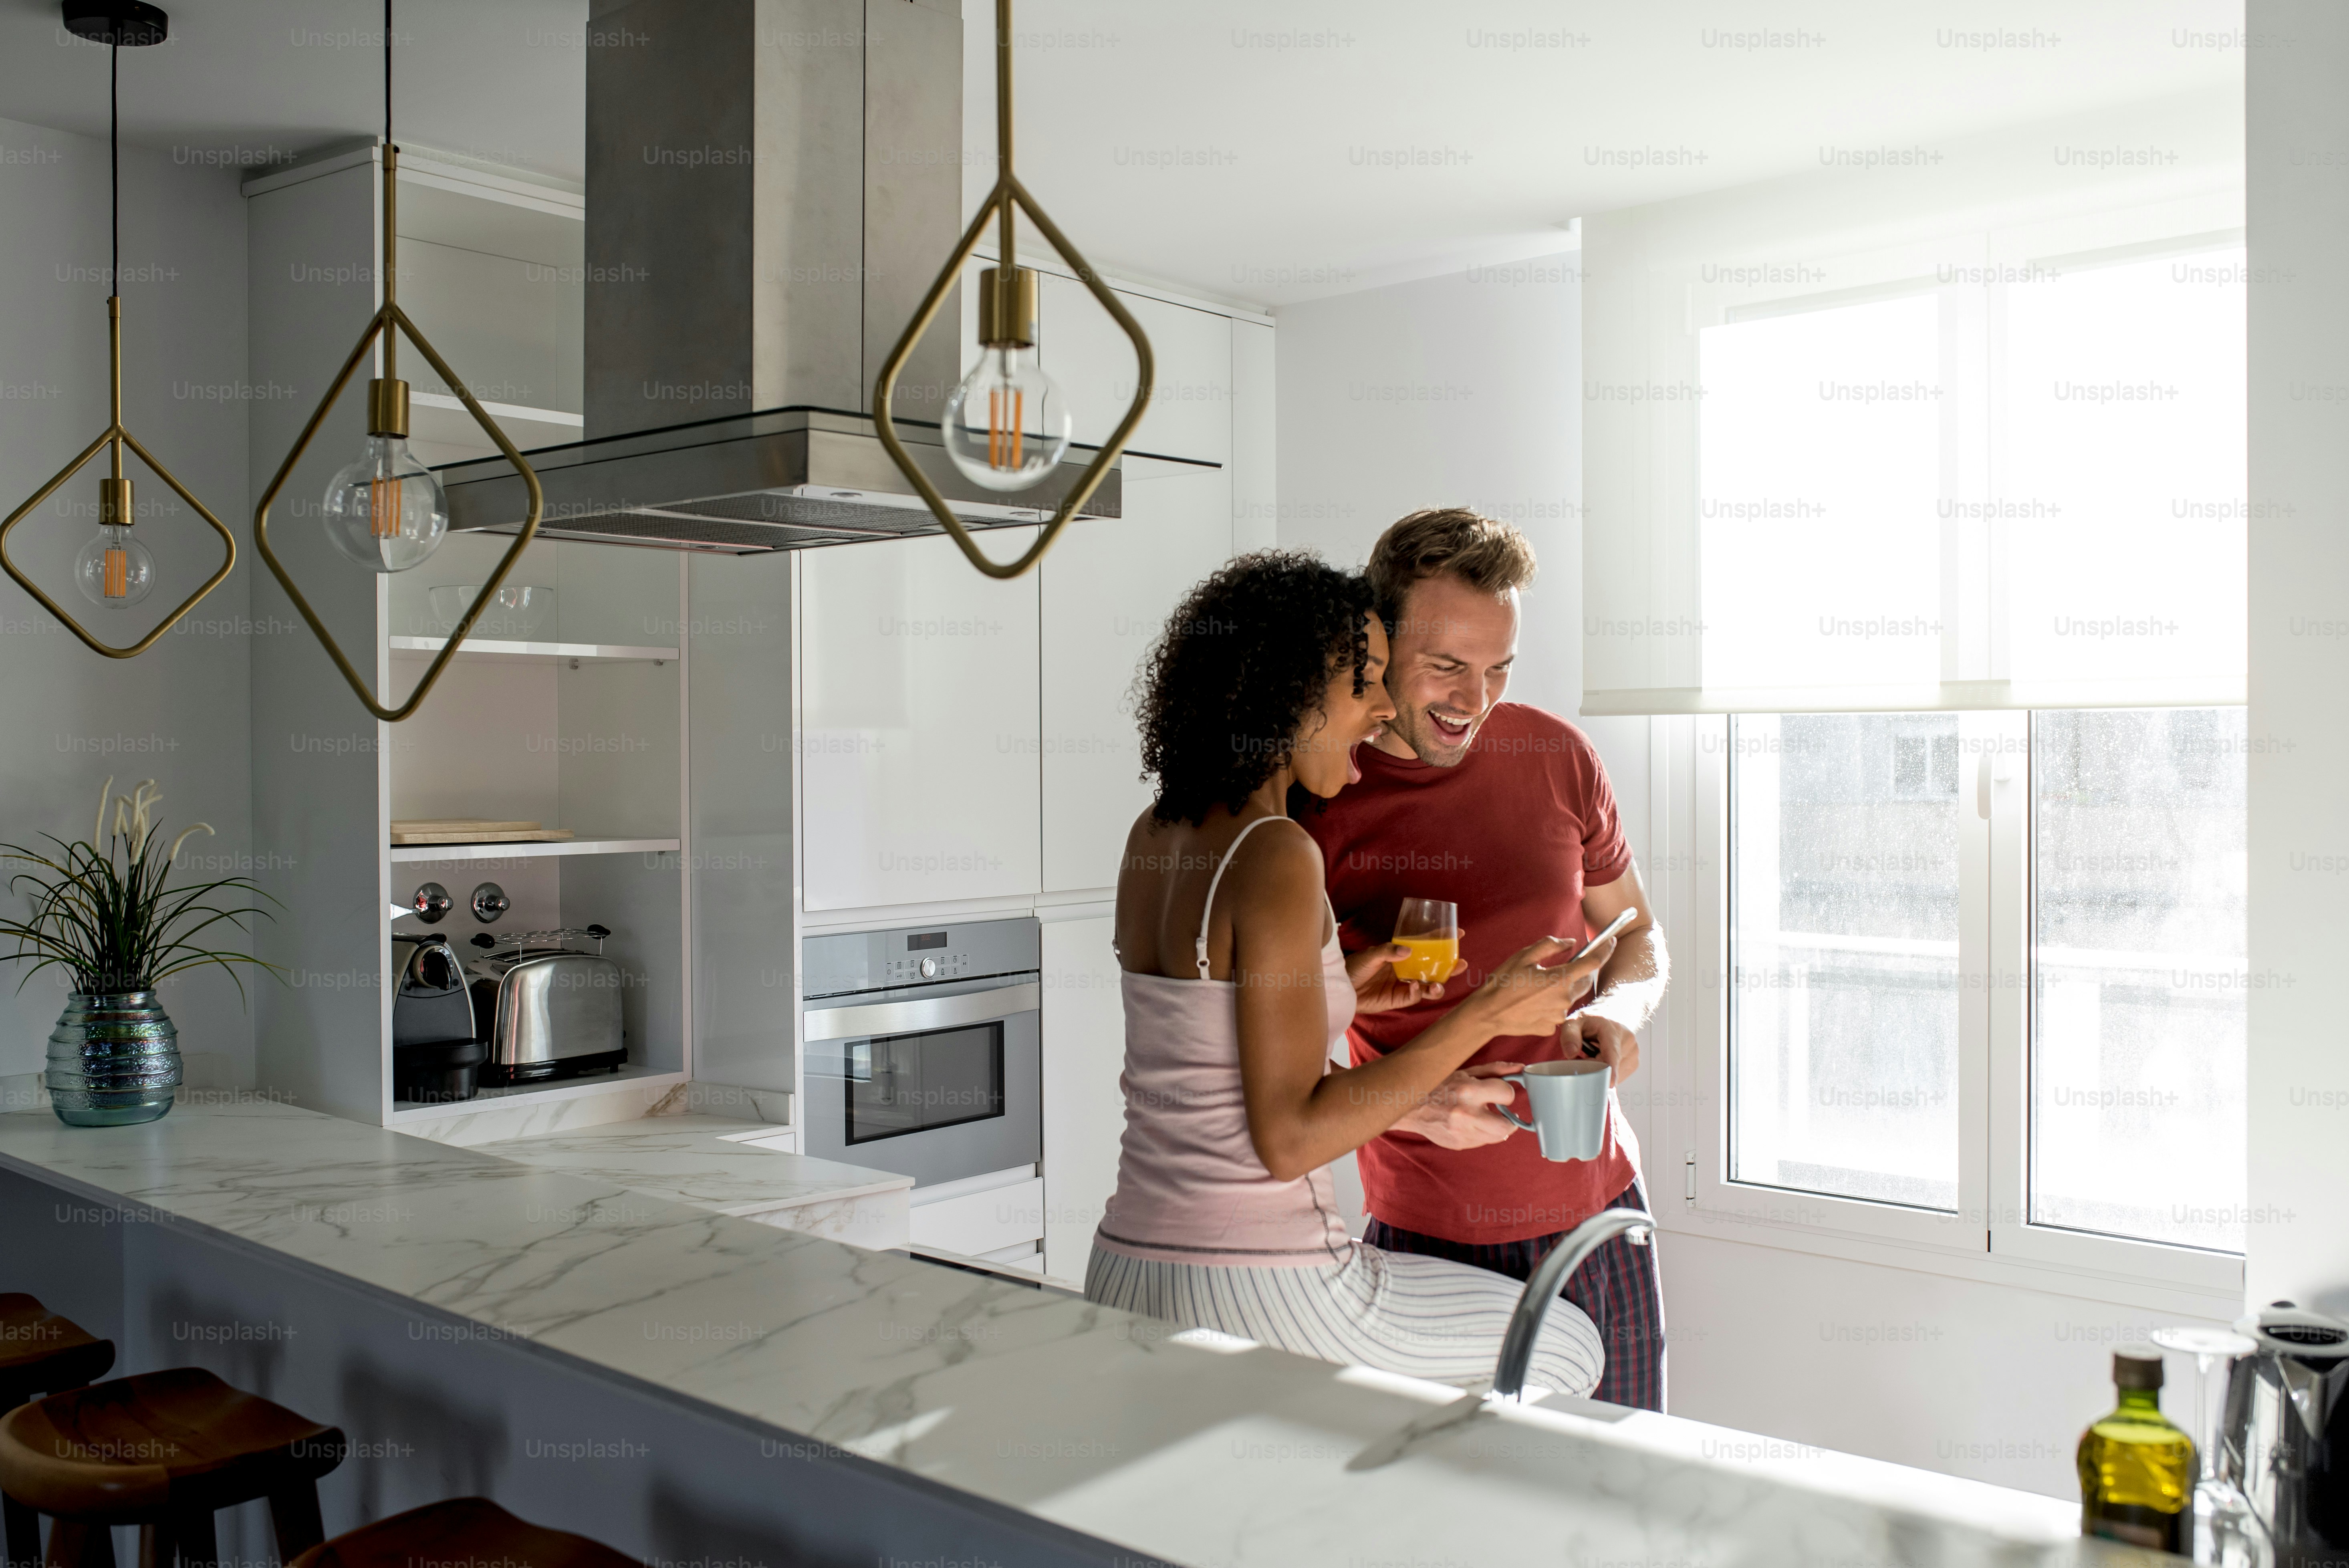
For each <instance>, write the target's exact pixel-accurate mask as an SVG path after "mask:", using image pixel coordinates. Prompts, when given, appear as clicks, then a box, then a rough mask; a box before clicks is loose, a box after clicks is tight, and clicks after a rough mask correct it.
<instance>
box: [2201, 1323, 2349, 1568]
mask: <svg viewBox="0 0 2349 1568" xmlns="http://www.w3.org/2000/svg"><path fill="white" fill-rule="evenodd" d="M2235 1328H2236V1330H2237V1332H2239V1333H2240V1334H2243V1335H2245V1336H2248V1337H2249V1338H2250V1339H2251V1342H2252V1344H2253V1345H2254V1346H2256V1348H2255V1349H2254V1350H2252V1351H2251V1354H2249V1355H2246V1356H2244V1357H2241V1358H2240V1359H2239V1360H2238V1361H2236V1363H2235V1365H2234V1369H2233V1372H2232V1374H2231V1375H2230V1377H2229V1378H2228V1382H2227V1404H2226V1414H2225V1420H2224V1425H2223V1426H2222V1428H2221V1431H2222V1432H2223V1433H2224V1435H2225V1439H2226V1444H2227V1456H2226V1457H2227V1461H2228V1464H2229V1466H2230V1470H2231V1471H2232V1478H2233V1480H2234V1481H2235V1484H2236V1485H2237V1486H2238V1487H2239V1488H2240V1490H2241V1491H2242V1494H2243V1496H2244V1497H2245V1499H2247V1500H2248V1501H2250V1503H2251V1511H2252V1512H2253V1513H2254V1514H2255V1515H2257V1516H2258V1518H2259V1521H2260V1522H2261V1524H2263V1525H2264V1526H2265V1527H2266V1530H2267V1535H2268V1540H2269V1542H2270V1543H2271V1545H2272V1547H2273V1549H2274V1553H2275V1555H2274V1562H2275V1563H2276V1564H2277V1568H2349V1398H2343V1397H2342V1390H2343V1388H2344V1386H2349V1323H2344V1322H2342V1321H2341V1320H2340V1319H2338V1318H2333V1317H2328V1316H2326V1315H2323V1314H2322V1313H2315V1312H2307V1311H2303V1310H2302V1309H2301V1308H2299V1307H2297V1306H2295V1305H2292V1303H2291V1302H2288V1301H2279V1302H2277V1303H2275V1304H2274V1305H2271V1306H2268V1307H2265V1308H2262V1309H2261V1310H2260V1311H2258V1312H2254V1313H2251V1314H2249V1315H2246V1316H2245V1317H2243V1318H2242V1319H2241V1320H2240V1321H2239V1322H2238V1323H2237V1324H2236V1325H2235Z"/></svg>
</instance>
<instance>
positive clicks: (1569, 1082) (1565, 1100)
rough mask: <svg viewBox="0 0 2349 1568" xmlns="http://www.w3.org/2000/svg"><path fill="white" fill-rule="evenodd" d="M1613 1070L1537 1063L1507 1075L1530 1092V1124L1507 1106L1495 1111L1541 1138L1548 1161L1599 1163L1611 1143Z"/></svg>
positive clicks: (1593, 1064) (1583, 1063) (1597, 1063)
mask: <svg viewBox="0 0 2349 1568" xmlns="http://www.w3.org/2000/svg"><path fill="white" fill-rule="evenodd" d="M1613 1074H1614V1069H1612V1068H1609V1066H1608V1065H1607V1064H1606V1063H1605V1062H1600V1061H1589V1060H1584V1061H1564V1062H1536V1063H1534V1064H1533V1065H1532V1066H1531V1067H1529V1068H1526V1070H1525V1071H1523V1072H1517V1073H1509V1074H1506V1075H1505V1077H1506V1081H1507V1082H1510V1083H1513V1084H1516V1085H1517V1086H1519V1087H1520V1088H1523V1089H1524V1090H1525V1091H1526V1101H1527V1102H1528V1109H1531V1110H1532V1111H1533V1113H1534V1119H1532V1120H1531V1121H1519V1120H1518V1119H1517V1118H1516V1114H1515V1113H1514V1112H1512V1111H1511V1110H1510V1109H1509V1108H1508V1107H1507V1106H1506V1105H1499V1106H1495V1107H1494V1108H1493V1109H1495V1110H1497V1111H1499V1112H1500V1113H1501V1114H1502V1115H1503V1116H1506V1117H1507V1118H1508V1119H1509V1120H1510V1121H1511V1122H1512V1123H1514V1124H1515V1125H1516V1127H1517V1128H1519V1129H1520V1130H1524V1131H1526V1132H1535V1133H1539V1134H1540V1135H1541V1151H1542V1158H1543V1159H1545V1160H1596V1159H1598V1158H1599V1150H1600V1149H1602V1148H1603V1147H1605V1146H1606V1142H1607V1091H1608V1088H1609V1079H1610V1078H1612V1077H1613Z"/></svg>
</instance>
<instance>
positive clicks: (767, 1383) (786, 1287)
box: [0, 1096, 2161, 1568]
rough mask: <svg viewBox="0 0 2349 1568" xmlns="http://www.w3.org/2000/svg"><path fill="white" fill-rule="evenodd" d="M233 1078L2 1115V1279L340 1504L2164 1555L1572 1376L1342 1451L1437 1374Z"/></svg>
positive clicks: (1709, 1553)
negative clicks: (284, 1406)
mask: <svg viewBox="0 0 2349 1568" xmlns="http://www.w3.org/2000/svg"><path fill="white" fill-rule="evenodd" d="M223 1098H224V1102H223V1103H215V1104H205V1105H182V1106H181V1107H180V1108H178V1109H175V1110H174V1111H173V1112H172V1113H171V1115H170V1116H168V1117H166V1118H165V1119H162V1120H160V1121H158V1122H153V1123H150V1124H148V1125H146V1126H143V1127H135V1128H122V1129H110V1130H80V1129H72V1128H67V1127H64V1126H62V1125H61V1124H59V1123H58V1122H57V1120H56V1119H55V1118H54V1117H52V1116H50V1115H48V1114H47V1113H46V1112H26V1113H16V1114H11V1115H5V1116H0V1183H5V1192H4V1193H0V1196H5V1200H6V1201H5V1204H0V1244H5V1256H6V1257H8V1258H9V1260H10V1265H9V1270H8V1273H9V1276H10V1277H8V1278H7V1279H6V1280H5V1282H0V1283H5V1288H12V1289H28V1290H31V1291H33V1292H35V1293H36V1294H37V1295H42V1296H43V1297H44V1298H45V1299H47V1300H48V1301H49V1303H50V1304H51V1305H53V1306H55V1307H57V1308H58V1309H59V1310H62V1311H66V1312H67V1313H68V1314H71V1315H76V1316H78V1317H81V1318H82V1320H83V1321H84V1322H85V1323H87V1324H88V1326H90V1327H92V1328H93V1329H94V1330H97V1331H98V1332H105V1333H110V1334H112V1335H114V1336H116V1337H117V1338H118V1340H119V1342H120V1343H121V1344H122V1346H123V1354H122V1358H121V1360H120V1362H119V1365H118V1368H117V1369H118V1371H130V1370H148V1369H150V1368H152V1367H159V1366H165V1365H184V1364H189V1363H195V1364H200V1365H204V1366H208V1367H212V1369H213V1370H215V1371H217V1372H219V1373H220V1374H221V1375H222V1377H229V1378H230V1379H231V1380H233V1381H236V1382H238V1383H240V1384H242V1385H243V1386H244V1387H251V1388H254V1390H255V1391H257V1392H262V1393H264V1394H267V1395H269V1396H270V1397H272V1398H278V1399H281V1400H283V1401H284V1402H285V1403H288V1404H291V1405H293V1406H295V1408H299V1409H301V1410H303V1411H304V1412H305V1414H308V1415H311V1416H313V1417H315V1418H319V1419H324V1420H330V1421H335V1422H337V1423H340V1424H341V1425H342V1426H343V1427H344V1428H345V1429H346V1430H347V1432H348V1433H349V1435H350V1436H351V1438H352V1439H353V1441H354V1444H355V1452H354V1457H353V1459H352V1460H350V1461H349V1462H348V1463H347V1464H346V1465H345V1466H344V1468H343V1470H340V1471H337V1472H336V1475H334V1476H330V1477H329V1478H328V1480H327V1481H326V1483H325V1484H324V1485H323V1487H322V1495H323V1496H324V1498H325V1501H326V1523H327V1527H328V1529H329V1531H330V1532H331V1531H334V1530H337V1529H345V1528H349V1527H350V1526H352V1525H355V1524H357V1523H359V1522H363V1521H364V1520H365V1519H367V1518H373V1517H378V1516H379V1515H380V1514H382V1513H384V1512H388V1511H393V1510H395V1509H397V1508H400V1507H407V1506H411V1505H412V1504H413V1503H415V1502H419V1501H427V1500H428V1499H429V1498H432V1497H439V1496H448V1495H453V1494H458V1493H461V1492H469V1491H478V1492H483V1493H487V1494H489V1495H492V1496H495V1497H496V1498H497V1499H498V1500H499V1501H502V1502H504V1503H506V1505H507V1506H509V1507H511V1508H512V1509H514V1510H515V1511H517V1512H520V1513H523V1515H524V1516H525V1517H532V1518H536V1519H538V1520H541V1521H543V1522H548V1523H554V1524H559V1525H561V1526H563V1527H564V1528H567V1529H574V1530H579V1531H583V1532H586V1533H590V1534H594V1535H597V1536H599V1537H601V1538H602V1539H605V1540H606V1541H608V1542H611V1543H612V1544H613V1545H615V1546H616V1547H618V1548H619V1549H621V1550H623V1551H626V1552H628V1553H633V1554H635V1555H637V1556H639V1557H644V1558H647V1559H653V1560H658V1561H661V1562H665V1563H672V1564H674V1563H697V1564H703V1565H705V1568H718V1565H719V1563H725V1564H727V1565H729V1568H754V1565H759V1564H768V1565H773V1568H781V1564H782V1563H803V1562H807V1563H861V1564H865V1565H871V1564H874V1563H879V1564H881V1568H888V1564H890V1563H893V1562H896V1563H920V1562H925V1561H928V1562H934V1563H1019V1564H1020V1565H1022V1568H1025V1565H1026V1564H1029V1563H1104V1564H1106V1563H1118V1564H1123V1565H1126V1568H1133V1565H1135V1564H1137V1563H1139V1562H1148V1561H1162V1562H1169V1563H1193V1564H1203V1565H1216V1568H1221V1565H1225V1564H1241V1563H1278V1564H1284V1565H1287V1564H1299V1563H1332V1564H1350V1565H1352V1568H1364V1565H1367V1564H1372V1563H1449V1564H1467V1563H1475V1564H1485V1563H1492V1564H1505V1563H1526V1564H1533V1563H1540V1564H1546V1565H1555V1564H1557V1563H1568V1564H1575V1563H1617V1562H1638V1563H1651V1564H1662V1563H1721V1564H1730V1563H1735V1564H1741V1565H1754V1568H1758V1565H1761V1564H1775V1563H1784V1564H1788V1565H1802V1568H1815V1565H1817V1564H1824V1563H1847V1564H1854V1565H1857V1564H1863V1563H1865V1564H1895V1563H1915V1564H1925V1563H1937V1564H1952V1565H1954V1564H1965V1563H1983V1564H1989V1563H1999V1564H2021V1563H2051V1564H2052V1563H2118V1562H2139V1563H2150V1562H2155V1561H2161V1559H2158V1558H2156V1557H2154V1556H2152V1555H2151V1554H2147V1553H2137V1552H2133V1551H2130V1550H2127V1549H2122V1548H2110V1547H2106V1546H2105V1545H2103V1544H2102V1543H2096V1542H2082V1541H2080V1540H2079V1539H2077V1537H2076V1536H2075V1534H2074V1532H2075V1530H2076V1528H2077V1525H2076V1518H2077V1515H2076V1511H2075V1509H2074V1508H2072V1507H2070V1506H2068V1505H2064V1504H2061V1503H2057V1502H2054V1501H2051V1500H2048V1499H2045V1498H2042V1497H2037V1496H2033V1495H2031V1494H2027V1493H2023V1492H2017V1491H2006V1490H2003V1489H2001V1488H1996V1487H1991V1486H1986V1485H1982V1484H1981V1483H1977V1482H1971V1481H1964V1480H1956V1479H1953V1478H1950V1477H1946V1476H1941V1475H1937V1474H1933V1473H1930V1472H1927V1471H1921V1470H1909V1469H1906V1468H1903V1467H1899V1466H1895V1465H1889V1464H1884V1463H1880V1462H1877V1461H1873V1460H1862V1459H1857V1458H1855V1457H1852V1456H1848V1455H1843V1454H1837V1453H1833V1452H1829V1451H1826V1450H1823V1449H1813V1448H1807V1447H1806V1446H1803V1445H1800V1444H1795V1443H1788V1442H1782V1441H1778V1440H1775V1439H1765V1438H1760V1437H1755V1436H1753V1435H1751V1434H1746V1433H1741V1432H1734V1431H1730V1430H1726V1429H1720V1428H1713V1427H1708V1426H1703V1425H1701V1424H1699V1423H1695V1422H1689V1421H1682V1420H1678V1419H1674V1418H1666V1417H1661V1416H1656V1415H1652V1414H1648V1413H1644V1412H1630V1411H1624V1410H1620V1409H1617V1408H1612V1407H1607V1406H1600V1405H1596V1404H1591V1403H1589V1402H1588V1401H1581V1400H1572V1399H1552V1400H1549V1401H1547V1402H1546V1403H1545V1404H1543V1405H1539V1406H1528V1407H1507V1408H1495V1407H1487V1408H1485V1410H1484V1411H1483V1412H1482V1413H1480V1414H1478V1415H1477V1416H1476V1417H1475V1418H1474V1419H1472V1420H1469V1421H1466V1422H1464V1423H1457V1424H1453V1425H1450V1426H1447V1427H1444V1428H1442V1429H1438V1430H1435V1431H1433V1432H1431V1433H1429V1434H1428V1435H1427V1436H1425V1437H1424V1438H1423V1439H1419V1440H1418V1441H1416V1442H1415V1443H1412V1444H1409V1445H1405V1447H1404V1451H1403V1452H1402V1454H1401V1456H1400V1457H1399V1458H1396V1459H1394V1460H1392V1462H1390V1463H1387V1464H1385V1465H1383V1466H1381V1467H1380V1468H1376V1469H1350V1468H1349V1466H1350V1462H1353V1461H1357V1460H1359V1459H1360V1457H1361V1456H1362V1455H1363V1454H1364V1453H1365V1451H1366V1450H1375V1449H1379V1448H1381V1446H1384V1447H1387V1448H1390V1449H1392V1447H1393V1446H1394V1444H1393V1439H1394V1438H1395V1436H1396V1434H1398V1433H1400V1432H1402V1431H1403V1430H1404V1429H1406V1428H1408V1427H1410V1426H1411V1425H1412V1424H1413V1423H1414V1422H1417V1421H1423V1420H1424V1419H1425V1418H1427V1417H1429V1416H1430V1415H1431V1413H1432V1412H1433V1411H1434V1410H1435V1409H1436V1408H1438V1407H1439V1406H1441V1405H1443V1404H1444V1403H1445V1402H1447V1401H1448V1400H1450V1399H1451V1398H1452V1397H1453V1391H1452V1390H1449V1389H1446V1388H1443V1387H1437V1386H1433V1385H1428V1384H1423V1383H1417V1382H1414V1381H1413V1380H1410V1379H1405V1378H1400V1377H1389V1376H1385V1375H1382V1374H1374V1373H1369V1372H1365V1371H1362V1370H1359V1369H1345V1368H1340V1367H1330V1366H1327V1365H1324V1364H1322V1363H1319V1362H1315V1361H1310V1360H1307V1359H1304V1358H1302V1357H1292V1356H1288V1355H1284V1354H1281V1353H1278V1352H1275V1351H1272V1350H1268V1349H1264V1348H1260V1347H1256V1346H1247V1345H1246V1344H1245V1343H1243V1342H1239V1341H1233V1340H1227V1339H1223V1338H1220V1337H1219V1336H1212V1335H1201V1334H1196V1333H1179V1332H1176V1331H1175V1330H1174V1329H1173V1328H1171V1327H1170V1326H1166V1325H1164V1324H1161V1323H1157V1322H1155V1321H1154V1320H1151V1319H1147V1318H1141V1317H1136V1316H1133V1315H1128V1314H1124V1313H1120V1312H1115V1311H1111V1310H1108V1309H1105V1308H1102V1307H1097V1306H1094V1305H1090V1304H1087V1303H1084V1302H1081V1301H1077V1300H1072V1299H1071V1298H1069V1297H1066V1296H1064V1295H1060V1294H1058V1293H1055V1292H1051V1291H1047V1290H1041V1289H1037V1288H1033V1287H1029V1286H1025V1285H1022V1284H1017V1283H1014V1282H1010V1281H1006V1280H1002V1279H999V1278H994V1277H989V1276H986V1275H982V1274H975V1273H971V1272H968V1271H964V1270H958V1269H954V1268H948V1267H943V1266H939V1265H936V1264H930V1263H926V1262H924V1261H922V1260H919V1259H916V1258H912V1257H907V1256H905V1255H902V1254H898V1253H886V1252H874V1251H867V1250H864V1249H861V1248H858V1247H855V1246H852V1245H848V1244H845V1243H840V1242H835V1241H830V1240H825V1239H823V1238H821V1237H818V1236H813V1235H809V1234H805V1233H797V1232H792V1231H788V1230H781V1229H777V1228H774V1227H772V1226H769V1225H762V1224H759V1223H756V1222H751V1221H749V1220H744V1219H741V1218H738V1217H735V1216H732V1215H729V1214H723V1213H717V1212H710V1211H709V1210H708V1209H706V1208H701V1207H697V1206H694V1205H691V1204H688V1203H683V1202H675V1201H672V1200H667V1199H661V1198H656V1197H653V1196H649V1195H647V1194H645V1193H643V1192H639V1191H632V1190H630V1189H629V1188H627V1187H626V1186H623V1185H621V1184H618V1183H616V1182H612V1181H603V1180H598V1179H595V1178H593V1177H590V1176H587V1175H584V1174H579V1173H575V1172H573V1171H557V1170H551V1169H548V1168H545V1167H544V1166H542V1165H535V1164H529V1163H523V1162H521V1161H515V1160H512V1159H507V1158H502V1157H500V1156H499V1155H498V1154H497V1153H496V1152H494V1151H492V1150H483V1149H459V1148H450V1147H447V1146H444V1145H441V1144H437V1143H431V1142H428V1141H425V1140H419V1139H414V1138H409V1137H406V1136H403V1135H401V1134H398V1133H396V1132H391V1131H388V1130H380V1129H376V1128H370V1127H364V1126H360V1125H357V1124H355V1123H352V1122H347V1121H341V1120H337V1119H333V1118H329V1117H326V1116H321V1115H317V1114H316V1113H312V1112H308V1111H305V1110H301V1109H295V1108H292V1107H289V1106H286V1105H283V1104H276V1103H270V1102H268V1101H266V1100H258V1099H254V1100H243V1099H239V1098H238V1097H234V1096H229V1097H223ZM109 1293H112V1302H111V1305H109ZM231 1523H232V1522H231V1521H229V1520H228V1519H227V1518H226V1516H224V1518H223V1532H222V1550H223V1553H224V1554H233V1553H235V1552H236V1550H237V1548H236V1546H235V1545H234V1544H233V1542H232V1535H233V1531H232V1529H231V1528H230V1525H231ZM248 1539H251V1540H253V1541H254V1543H255V1546H256V1552H255V1553H254V1554H255V1555H265V1552H266V1549H265V1548H261V1547H259V1542H260V1540H261V1539H262V1537H261V1536H260V1535H259V1534H258V1533H257V1532H255V1533H254V1534H253V1535H251V1536H249V1537H248Z"/></svg>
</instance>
